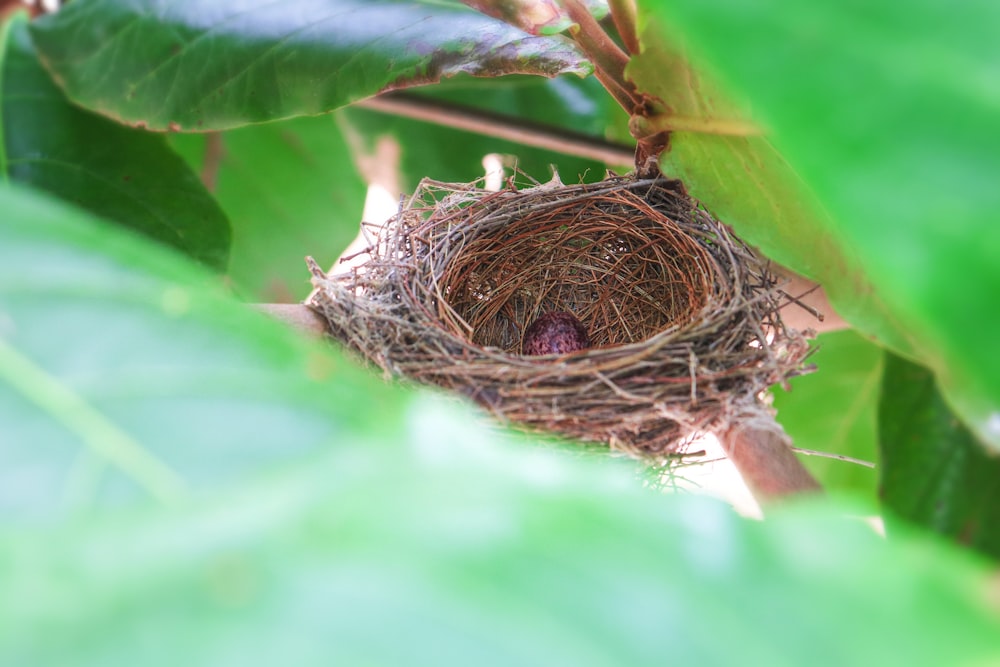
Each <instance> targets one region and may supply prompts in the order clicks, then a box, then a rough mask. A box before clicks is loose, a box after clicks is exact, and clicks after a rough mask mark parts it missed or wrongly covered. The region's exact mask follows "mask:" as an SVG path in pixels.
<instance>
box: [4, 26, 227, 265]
mask: <svg viewBox="0 0 1000 667" xmlns="http://www.w3.org/2000/svg"><path fill="white" fill-rule="evenodd" d="M2 30H7V31H9V34H8V38H7V39H6V40H4V39H2V37H0V43H3V45H4V48H2V50H0V118H2V133H0V137H2V143H0V171H2V174H0V178H4V179H5V180H6V179H10V180H12V181H16V182H19V183H24V184H27V185H31V186H33V187H36V188H40V189H43V190H46V191H48V192H51V193H52V194H55V195H56V196H58V197H60V198H62V199H65V200H67V201H69V202H72V203H74V204H77V205H79V206H82V207H84V208H86V209H89V210H91V211H93V212H94V213H97V214H99V215H102V216H104V217H107V218H110V219H112V220H115V221H117V222H119V223H121V224H123V225H125V226H126V227H130V228H132V229H135V230H137V231H140V232H142V233H143V234H146V235H147V236H150V237H152V238H154V239H156V240H158V241H161V242H163V243H166V244H168V245H171V246H174V247H176V248H178V249H179V250H181V251H183V252H184V253H185V254H187V255H188V256H190V257H193V258H194V259H197V260H199V261H202V262H204V263H206V264H208V265H210V266H212V267H215V268H220V269H221V268H224V267H225V265H226V258H227V256H228V253H229V223H228V221H227V220H226V217H225V215H224V214H223V212H222V211H221V210H220V209H219V206H218V205H217V204H216V203H215V201H214V200H213V199H212V198H211V196H210V195H209V194H208V193H207V192H206V191H205V188H204V187H203V186H202V184H201V183H200V182H199V181H198V178H197V176H195V174H193V173H192V172H191V170H190V169H188V167H187V166H186V165H185V164H184V161H183V160H181V159H180V158H179V157H178V156H177V155H175V154H174V153H173V152H172V151H171V150H170V148H169V147H168V146H167V145H166V142H165V141H164V139H163V137H158V136H154V135H151V134H147V133H145V132H140V131H137V130H131V129H129V128H125V127H122V126H121V125H118V124H116V123H113V122H111V121H108V120H106V119H104V118H101V117H99V116H96V115H94V114H92V113H89V112H86V111H83V110H81V109H78V108H77V107H74V106H72V105H71V104H69V102H67V101H66V98H65V96H64V95H63V93H62V92H61V91H60V90H59V89H58V88H56V86H55V85H53V83H52V81H51V79H50V78H49V75H48V74H47V73H46V72H45V70H44V69H42V67H41V65H39V63H38V58H37V56H36V55H35V52H34V48H33V47H32V45H31V40H30V39H29V37H28V27H27V21H26V20H25V19H24V18H23V17H20V18H14V19H12V21H11V23H9V24H8V25H7V26H4V27H3V28H2Z"/></svg>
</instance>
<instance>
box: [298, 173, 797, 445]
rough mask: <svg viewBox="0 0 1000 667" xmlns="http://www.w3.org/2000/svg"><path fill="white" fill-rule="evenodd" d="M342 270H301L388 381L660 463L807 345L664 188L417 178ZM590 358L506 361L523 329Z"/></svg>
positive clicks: (734, 248) (787, 367) (753, 275)
mask: <svg viewBox="0 0 1000 667" xmlns="http://www.w3.org/2000/svg"><path fill="white" fill-rule="evenodd" d="M366 255H367V256H366V257H365V261H364V262H363V263H362V264H361V265H360V266H356V267H355V268H353V269H350V270H347V271H339V272H338V271H336V270H334V271H332V272H330V273H329V274H327V273H325V272H323V271H321V270H320V269H319V268H318V267H316V266H315V264H312V265H311V268H312V272H313V275H314V277H313V282H314V284H315V286H316V291H315V292H314V294H313V296H312V297H311V298H310V300H309V302H308V303H309V305H311V306H312V307H313V308H314V309H316V310H317V311H318V312H320V313H321V314H323V315H324V316H325V317H326V318H327V320H328V321H329V323H330V329H331V332H332V333H333V334H334V335H335V336H336V337H338V338H339V339H341V340H342V341H344V342H346V343H347V344H348V345H350V346H351V347H353V348H355V349H356V350H358V351H359V352H360V353H361V354H362V355H364V356H365V357H366V358H367V359H369V360H371V361H373V362H374V363H376V364H377V365H378V366H380V367H381V368H383V369H384V370H385V371H387V372H388V373H390V374H393V375H400V376H404V377H407V378H411V379H414V380H417V381H420V382H425V383H431V384H435V385H439V386H443V387H445V388H448V389H451V390H454V391H457V392H459V393H462V394H464V395H466V396H469V397H471V398H473V399H474V400H476V401H478V402H479V403H480V404H482V405H483V406H485V407H486V408H487V409H489V410H490V411H492V412H493V413H494V414H496V415H497V416H499V417H501V418H503V419H505V420H510V421H513V422H515V423H518V424H521V425H523V426H526V427H528V428H532V429H543V430H546V431H553V432H556V433H560V434H563V435H567V436H570V437H573V438H577V439H582V440H585V441H591V442H594V441H596V442H605V443H608V444H610V445H611V446H612V447H613V448H616V449H620V450H625V451H629V452H631V453H635V454H640V455H663V454H669V453H672V452H674V451H676V449H677V448H678V446H679V445H680V443H682V442H683V440H684V438H685V437H687V436H688V435H690V434H691V432H693V431H700V430H706V429H711V428H713V427H714V426H716V425H717V423H718V422H719V420H721V419H726V418H727V416H728V415H729V414H730V413H731V412H732V411H733V409H734V406H737V405H745V404H746V403H747V402H748V401H755V400H756V397H757V395H758V394H760V392H762V391H763V390H765V389H766V388H767V386H769V385H770V384H773V383H774V382H778V381H782V380H784V379H785V378H786V377H788V376H789V375H791V374H793V373H795V372H797V371H798V369H799V368H800V367H801V361H802V358H803V357H804V355H805V353H806V350H807V345H806V343H805V341H804V339H803V337H802V336H801V335H799V334H798V333H797V332H793V331H787V330H786V329H785V328H784V326H783V324H782V322H781V319H780V316H779V314H778V309H779V305H780V299H779V293H778V291H777V290H776V289H775V285H774V280H773V278H772V277H771V276H770V275H769V274H768V272H767V270H766V266H765V265H764V264H762V263H761V262H760V261H759V260H758V259H757V258H756V257H755V256H754V254H753V253H752V252H751V251H750V250H749V249H748V248H747V246H746V245H745V244H743V243H742V242H741V241H739V240H738V239H736V238H735V237H733V235H732V234H731V233H730V232H729V230H728V229H727V228H726V227H725V226H724V225H722V224H720V223H719V222H718V221H716V220H714V219H713V218H712V217H711V216H710V215H709V214H708V213H707V212H706V211H704V210H703V209H701V208H700V207H698V206H697V205H696V203H695V202H694V201H692V200H691V199H690V198H689V197H687V195H686V194H685V192H684V189H683V186H682V185H681V184H680V183H679V182H677V181H670V180H665V179H654V180H636V179H634V178H628V177H619V178H611V179H609V180H606V181H603V182H601V183H596V184H588V185H572V186H563V185H562V184H559V183H549V184H545V185H541V186H536V187H532V188H527V189H520V190H519V189H517V188H515V187H514V186H513V185H510V186H508V188H507V189H505V190H502V191H500V192H486V191H483V190H481V189H478V188H477V187H475V186H474V185H465V184H444V183H436V182H433V181H425V182H424V183H422V185H421V187H420V188H419V189H418V191H417V192H416V193H415V194H414V196H413V197H412V198H411V199H410V201H409V202H408V204H407V205H406V206H405V207H403V208H402V210H401V211H400V212H399V214H398V215H397V216H396V217H395V218H393V219H392V220H390V221H389V222H388V223H387V224H386V226H385V227H384V228H382V230H381V231H380V233H379V235H378V238H377V239H376V240H375V241H374V242H373V243H372V246H371V247H370V248H369V249H368V250H367V251H366ZM549 312H569V313H572V314H573V315H575V316H576V317H577V319H578V320H579V321H580V322H582V323H583V325H584V327H585V328H586V329H587V332H588V335H589V338H590V343H591V346H590V347H589V348H588V349H585V350H581V351H578V352H573V353H570V354H567V355H547V356H540V357H531V356H525V355H522V354H520V352H521V342H522V338H523V335H524V331H525V329H527V328H528V326H529V325H530V324H531V323H532V322H533V321H535V320H536V319H537V318H538V317H539V316H540V315H542V314H544V313H549Z"/></svg>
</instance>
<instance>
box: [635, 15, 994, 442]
mask: <svg viewBox="0 0 1000 667" xmlns="http://www.w3.org/2000/svg"><path fill="white" fill-rule="evenodd" d="M643 6H644V8H645V12H646V14H647V15H650V16H653V17H657V18H658V19H660V20H661V22H662V23H663V24H665V25H670V26H671V27H672V28H675V29H676V30H677V31H678V33H679V34H683V35H685V37H686V39H687V43H688V44H689V45H690V48H691V49H692V51H693V52H694V56H695V60H696V61H697V62H706V63H711V65H712V66H713V67H714V68H715V71H717V72H718V73H719V74H720V75H721V77H722V78H723V80H724V82H725V83H728V84H731V86H730V88H731V89H732V90H736V91H739V92H741V93H743V94H745V96H746V98H747V99H748V100H749V101H750V102H751V103H752V104H753V109H754V111H755V112H756V114H757V117H758V118H759V119H760V120H761V121H762V123H763V124H764V125H765V126H766V127H768V128H770V129H772V130H773V138H774V142H775V145H776V146H777V148H778V149H779V150H780V151H781V153H782V154H783V155H784V156H785V157H787V159H788V161H789V163H790V164H791V165H793V167H794V168H795V170H796V171H797V172H798V173H799V174H801V176H802V178H803V179H804V180H805V181H806V182H807V183H808V184H809V185H810V186H811V187H812V188H813V190H814V191H815V193H816V194H817V195H818V197H819V199H820V200H821V202H822V204H823V205H824V207H825V208H826V210H828V211H829V212H830V214H831V215H832V218H833V221H834V227H833V228H832V231H833V232H834V234H835V236H836V238H837V239H839V243H838V244H837V246H838V247H840V248H841V249H846V251H847V252H850V253H851V254H854V255H855V256H856V257H857V259H858V260H859V262H860V266H862V267H863V270H864V273H865V274H866V275H867V276H868V277H869V278H870V280H871V283H872V284H873V285H874V286H875V289H876V291H877V294H878V295H879V297H880V298H881V299H882V300H883V301H884V305H885V308H886V310H887V312H888V314H889V315H890V316H891V317H893V319H894V320H895V329H896V330H897V331H899V332H903V333H905V334H906V335H907V336H908V337H909V338H910V342H911V344H912V345H911V348H912V350H911V351H913V352H915V355H916V357H917V358H918V359H919V360H920V361H921V362H922V363H924V364H926V365H927V366H929V367H930V368H931V369H932V370H934V372H935V374H936V375H937V377H938V380H939V382H940V387H941V389H942V391H943V392H944V395H945V397H946V398H947V400H948V401H949V403H950V404H951V405H952V406H953V408H954V409H955V410H956V411H957V413H958V414H959V415H960V416H961V417H962V418H963V420H964V421H965V422H966V423H967V424H968V425H969V426H970V427H971V429H972V430H973V432H974V433H976V435H977V436H978V437H979V438H980V439H981V440H982V441H984V442H987V443H990V444H991V445H992V446H993V447H995V448H1000V355H997V354H992V353H989V352H986V351H987V350H991V349H992V348H993V346H994V345H995V336H994V332H995V331H997V330H998V329H1000V310H997V309H996V308H990V307H989V304H992V303H995V301H996V295H997V294H1000V268H998V267H1000V265H998V263H997V257H998V256H1000V224H998V223H1000V188H997V187H996V179H997V174H1000V133H998V132H997V131H996V128H997V117H998V113H1000V102H998V100H1000V97H998V95H997V87H996V83H995V81H996V77H994V76H993V73H995V72H996V71H997V69H998V67H1000V51H998V50H997V49H996V44H995V34H994V31H993V29H992V26H995V25H997V23H998V22H1000V5H996V4H991V3H981V4H978V5H976V6H975V7H966V8H965V9H964V10H963V11H953V10H952V8H950V7H946V6H944V5H941V4H938V3H933V2H928V1H926V0H921V1H918V2H911V3H906V4H892V3H888V4H881V5H878V6H872V5H869V4H866V3H858V2H854V3H847V4H844V3H837V4H827V5H816V4H814V3H796V2H790V1H789V0H766V1H764V2H757V3H752V4H747V3H743V2H737V1H734V0H711V1H708V2H705V1H702V0H698V1H697V2H691V1H688V0H670V1H669V2H662V3H654V2H646V3H643ZM700 56H703V57H704V59H703V60H699V59H698V57H700ZM844 279H845V280H850V277H845V278H844ZM827 283H828V284H827V288H828V289H835V287H834V286H833V285H832V284H830V283H829V281H827ZM845 314H846V315H848V316H851V315H852V314H851V313H845ZM859 324H861V323H860V322H859ZM887 342H892V341H887Z"/></svg>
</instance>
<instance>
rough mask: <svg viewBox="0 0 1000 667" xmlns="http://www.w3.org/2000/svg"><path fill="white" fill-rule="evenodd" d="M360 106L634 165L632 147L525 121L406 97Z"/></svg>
mask: <svg viewBox="0 0 1000 667" xmlns="http://www.w3.org/2000/svg"><path fill="white" fill-rule="evenodd" d="M357 106H360V107H364V108H366V109H371V110H373V111H379V112H382V113H390V114H393V115H396V116H403V117H404V118H412V119H414V120H422V121H425V122H428V123H435V124H438V125H443V126H447V127H451V128H454V129H459V130H466V131H468V132H476V133H478V134H483V135H487V136H491V137H497V138H498V139H506V140H507V141H513V142H516V143H520V144H523V145H525V146H533V147H535V148H543V149H545V150H551V151H555V152H557V153H563V154H565V155H574V156H577V157H582V158H587V159H590V160H598V161H601V162H605V163H607V164H610V165H619V166H625V165H629V164H631V163H632V160H633V154H634V151H635V149H634V148H633V147H631V146H627V145H625V144H619V143H615V142H611V141H606V140H604V139H600V138H597V137H593V136H590V135H587V134H583V133H582V132H572V131H570V130H565V129H563V128H560V127H553V126H551V125H543V124H541V123H533V122H531V121H527V120H524V119H522V118H513V117H510V116H504V115H501V114H497V113H492V112H488V111H482V110H480V109H471V108H469V107H463V106H459V105H455V104H449V103H447V102H441V101H438V100H432V99H429V98H426V97H419V96H417V95H412V94H406V93H391V94H388V95H379V96H378V97H372V98H370V99H367V100H364V101H363V102H360V103H359V104H358V105H357Z"/></svg>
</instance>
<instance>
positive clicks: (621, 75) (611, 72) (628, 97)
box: [562, 0, 643, 114]
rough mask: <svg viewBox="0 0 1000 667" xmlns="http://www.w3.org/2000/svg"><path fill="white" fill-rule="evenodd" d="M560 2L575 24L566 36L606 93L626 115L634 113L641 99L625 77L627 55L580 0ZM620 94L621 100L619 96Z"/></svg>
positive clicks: (641, 101)
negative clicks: (609, 94) (591, 67)
mask: <svg viewBox="0 0 1000 667" xmlns="http://www.w3.org/2000/svg"><path fill="white" fill-rule="evenodd" d="M562 4H563V8H564V9H565V10H566V13H567V14H569V17H570V18H571V19H573V21H574V22H575V23H576V27H574V28H571V29H570V35H571V36H572V37H573V39H574V40H575V41H576V43H577V45H578V46H579V47H580V50H581V51H583V53H584V55H586V56H587V58H589V59H590V62H591V63H593V65H594V68H595V69H596V70H597V73H598V74H599V75H600V76H599V77H598V78H599V79H601V83H603V84H604V85H605V87H606V88H608V92H610V93H611V94H612V95H613V96H614V97H615V99H616V100H618V103H619V104H621V105H622V107H623V108H624V109H625V111H627V112H628V113H629V114H634V113H636V112H637V111H638V110H639V109H640V108H642V106H643V100H642V97H641V96H640V95H639V93H638V92H637V91H636V90H635V86H633V85H632V84H631V83H629V82H628V81H627V80H626V79H625V66H626V65H627V64H628V61H629V56H628V54H627V53H625V52H624V51H622V50H621V48H620V47H619V46H618V45H617V44H615V42H614V40H612V39H611V38H610V37H609V36H608V34H607V33H606V32H604V29H603V28H601V25H600V24H599V23H598V22H597V21H596V20H595V19H594V17H593V16H591V15H590V12H589V11H587V8H586V7H585V6H584V5H583V3H581V2H580V0H562ZM608 82H610V84H611V85H610V86H609V83H608ZM620 95H621V96H623V98H624V99H619V96H620Z"/></svg>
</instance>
